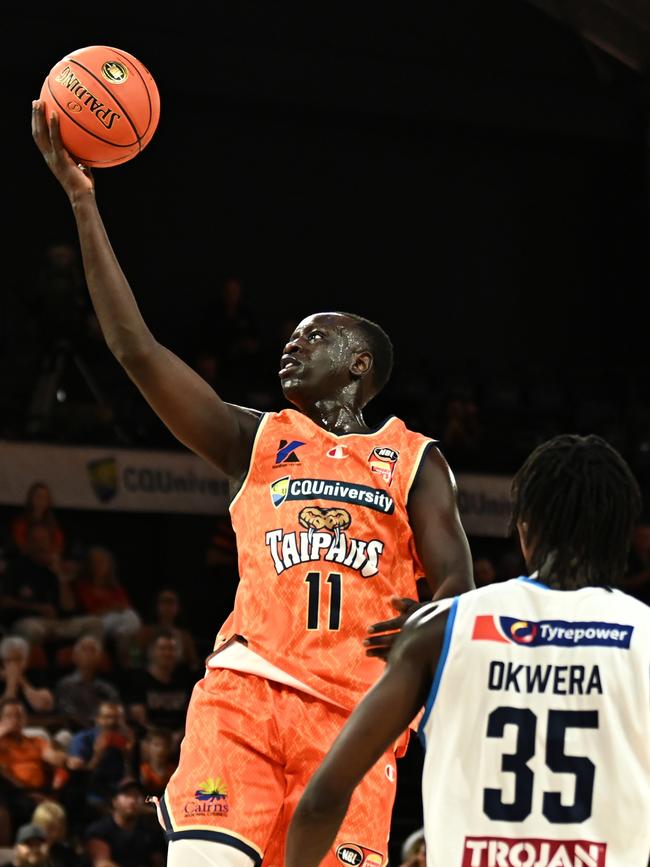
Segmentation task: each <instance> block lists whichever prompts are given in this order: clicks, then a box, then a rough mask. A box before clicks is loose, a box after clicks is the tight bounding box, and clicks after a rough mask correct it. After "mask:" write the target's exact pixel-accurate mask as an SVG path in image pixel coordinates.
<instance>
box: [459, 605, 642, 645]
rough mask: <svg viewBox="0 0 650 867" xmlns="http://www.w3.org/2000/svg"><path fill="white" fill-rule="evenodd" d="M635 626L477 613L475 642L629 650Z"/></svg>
mask: <svg viewBox="0 0 650 867" xmlns="http://www.w3.org/2000/svg"><path fill="white" fill-rule="evenodd" d="M633 632H634V627H633V626H629V625H626V624H623V623H601V622H598V621H577V620H576V621H573V620H539V621H532V620H523V619H521V618H517V617H499V616H497V615H493V614H478V615H477V617H476V619H475V620H474V631H473V632H472V641H496V642H498V643H499V644H519V645H521V646H522V647H546V646H549V645H554V646H555V647H620V648H623V649H624V650H628V649H629V647H630V641H631V639H632V633H633Z"/></svg>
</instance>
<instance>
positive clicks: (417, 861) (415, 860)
mask: <svg viewBox="0 0 650 867" xmlns="http://www.w3.org/2000/svg"><path fill="white" fill-rule="evenodd" d="M401 855H402V861H401V865H400V867H425V865H426V846H425V842H424V828H419V829H418V830H417V831H414V832H413V833H412V834H410V835H409V836H408V837H407V838H406V840H405V841H404V843H403V844H402V852H401Z"/></svg>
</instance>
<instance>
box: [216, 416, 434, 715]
mask: <svg viewBox="0 0 650 867" xmlns="http://www.w3.org/2000/svg"><path fill="white" fill-rule="evenodd" d="M431 442H432V440H431V439H429V438H427V437H425V436H423V435H422V434H418V433H414V432H413V431H410V430H408V429H407V428H406V426H405V425H404V423H403V422H402V421H400V419H398V418H395V417H391V418H389V419H388V420H387V421H386V422H385V423H384V424H383V425H382V427H380V428H379V429H378V430H376V431H372V432H369V433H366V434H345V435H343V436H337V435H335V434H332V433H329V432H328V431H326V430H324V429H323V428H321V427H319V426H318V425H316V424H315V423H314V422H312V421H311V420H310V419H309V418H307V416H305V415H303V414H302V413H300V412H297V411H296V410H291V409H287V410H283V411H282V412H280V413H268V414H266V415H264V416H263V417H262V420H261V422H260V426H259V428H258V431H257V436H256V438H255V444H254V446H253V453H252V456H251V462H250V467H249V471H248V475H247V477H246V479H245V481H244V484H243V486H242V488H241V490H240V491H239V493H238V495H237V496H236V497H235V499H234V500H233V502H232V504H231V507H230V511H231V516H232V523H233V527H234V530H235V533H236V536H237V548H238V556H239V574H240V581H239V587H238V589H237V595H236V598H235V607H234V611H233V612H232V614H231V615H230V616H229V617H228V619H227V620H226V622H225V623H224V625H223V627H222V629H221V631H220V633H219V635H218V636H217V644H216V646H215V647H216V649H218V648H219V646H220V645H221V644H222V643H223V642H225V641H227V640H228V639H229V638H231V637H232V636H234V635H240V636H243V637H244V638H245V639H246V641H247V642H248V646H249V647H250V649H251V650H253V651H255V652H256V653H258V654H260V655H261V656H262V657H264V658H265V659H267V660H268V661H269V662H271V663H273V664H274V665H276V666H277V667H278V668H281V669H282V670H283V671H285V672H287V673H288V674H291V675H293V676H294V677H296V678H298V679H299V680H300V681H302V682H303V683H304V684H306V685H308V686H310V687H311V688H312V689H315V690H317V691H318V692H320V693H322V694H324V695H325V696H327V698H329V699H330V700H331V701H333V702H335V703H337V704H340V705H342V706H343V707H346V708H350V709H351V708H352V707H354V706H355V705H356V704H357V703H358V701H359V700H360V699H361V697H362V696H363V694H364V693H365V692H366V691H367V689H368V688H369V686H371V684H373V683H374V682H375V681H376V680H377V678H378V677H379V676H380V674H381V672H382V671H383V669H384V664H383V663H382V662H381V661H380V660H377V659H371V658H368V657H366V656H365V653H364V647H363V643H362V642H363V639H364V637H365V636H366V634H367V628H368V626H369V625H370V624H371V623H375V622H377V621H380V620H385V619H388V618H391V617H394V616H395V612H394V611H393V609H392V607H391V605H390V597H391V596H392V595H397V596H408V597H410V598H417V596H416V593H417V591H416V579H417V578H418V577H421V576H422V575H423V574H424V571H423V569H422V566H421V564H420V562H419V559H418V556H417V553H416V550H415V543H414V539H413V534H412V532H411V527H410V525H409V521H408V515H407V511H406V503H407V500H408V494H409V490H410V488H411V486H412V484H413V481H414V479H415V476H416V473H417V470H418V467H419V466H420V463H421V461H422V459H423V457H424V453H425V451H426V449H427V447H428V446H429V445H430V444H431Z"/></svg>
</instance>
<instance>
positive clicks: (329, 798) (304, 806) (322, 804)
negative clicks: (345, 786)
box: [296, 782, 350, 823]
mask: <svg viewBox="0 0 650 867" xmlns="http://www.w3.org/2000/svg"><path fill="white" fill-rule="evenodd" d="M349 800H350V796H349V795H348V794H347V793H345V792H342V791H338V790H337V788H336V787H335V786H327V785H326V784H325V783H320V782H314V783H313V784H311V785H309V786H307V788H306V789H305V792H304V794H303V796H302V798H301V799H300V803H299V805H298V807H297V809H296V813H297V814H299V815H300V817H301V818H302V819H303V820H305V821H307V822H310V823H312V822H315V823H318V822H324V821H326V820H328V819H332V818H333V817H335V816H337V815H338V814H340V813H341V812H343V813H345V811H346V809H347V805H348V802H349Z"/></svg>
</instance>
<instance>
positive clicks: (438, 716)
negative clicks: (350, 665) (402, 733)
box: [420, 578, 650, 867]
mask: <svg viewBox="0 0 650 867" xmlns="http://www.w3.org/2000/svg"><path fill="white" fill-rule="evenodd" d="M420 735H421V737H422V738H423V740H424V742H425V748H426V755H425V759H424V771H423V779H422V793H423V802H424V827H425V834H426V841H427V844H426V845H427V865H428V867H647V865H648V856H649V855H650V608H648V607H647V606H645V605H643V604H642V603H641V602H638V601H637V600H635V599H633V598H632V597H630V596H628V595H626V594H625V593H621V592H620V591H617V590H614V591H610V590H606V589H604V588H595V587H588V588H584V589H582V590H576V591H560V590H551V589H549V588H547V587H545V586H544V585H543V584H540V583H539V582H537V581H535V580H534V579H532V578H519V579H515V580H513V581H507V582H505V583H503V584H497V585H493V586H490V587H485V588H482V589H481V590H476V591H473V592H471V593H467V594H465V595H463V596H460V597H458V598H457V599H456V600H455V601H454V603H453V604H452V606H451V608H450V609H449V615H448V620H447V628H446V632H445V639H444V643H443V648H442V654H441V658H440V662H439V664H438V667H437V670H436V673H435V676H434V680H433V685H432V687H431V692H430V694H429V698H428V701H427V703H426V706H425V710H424V714H423V717H422V722H421V725H420Z"/></svg>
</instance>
